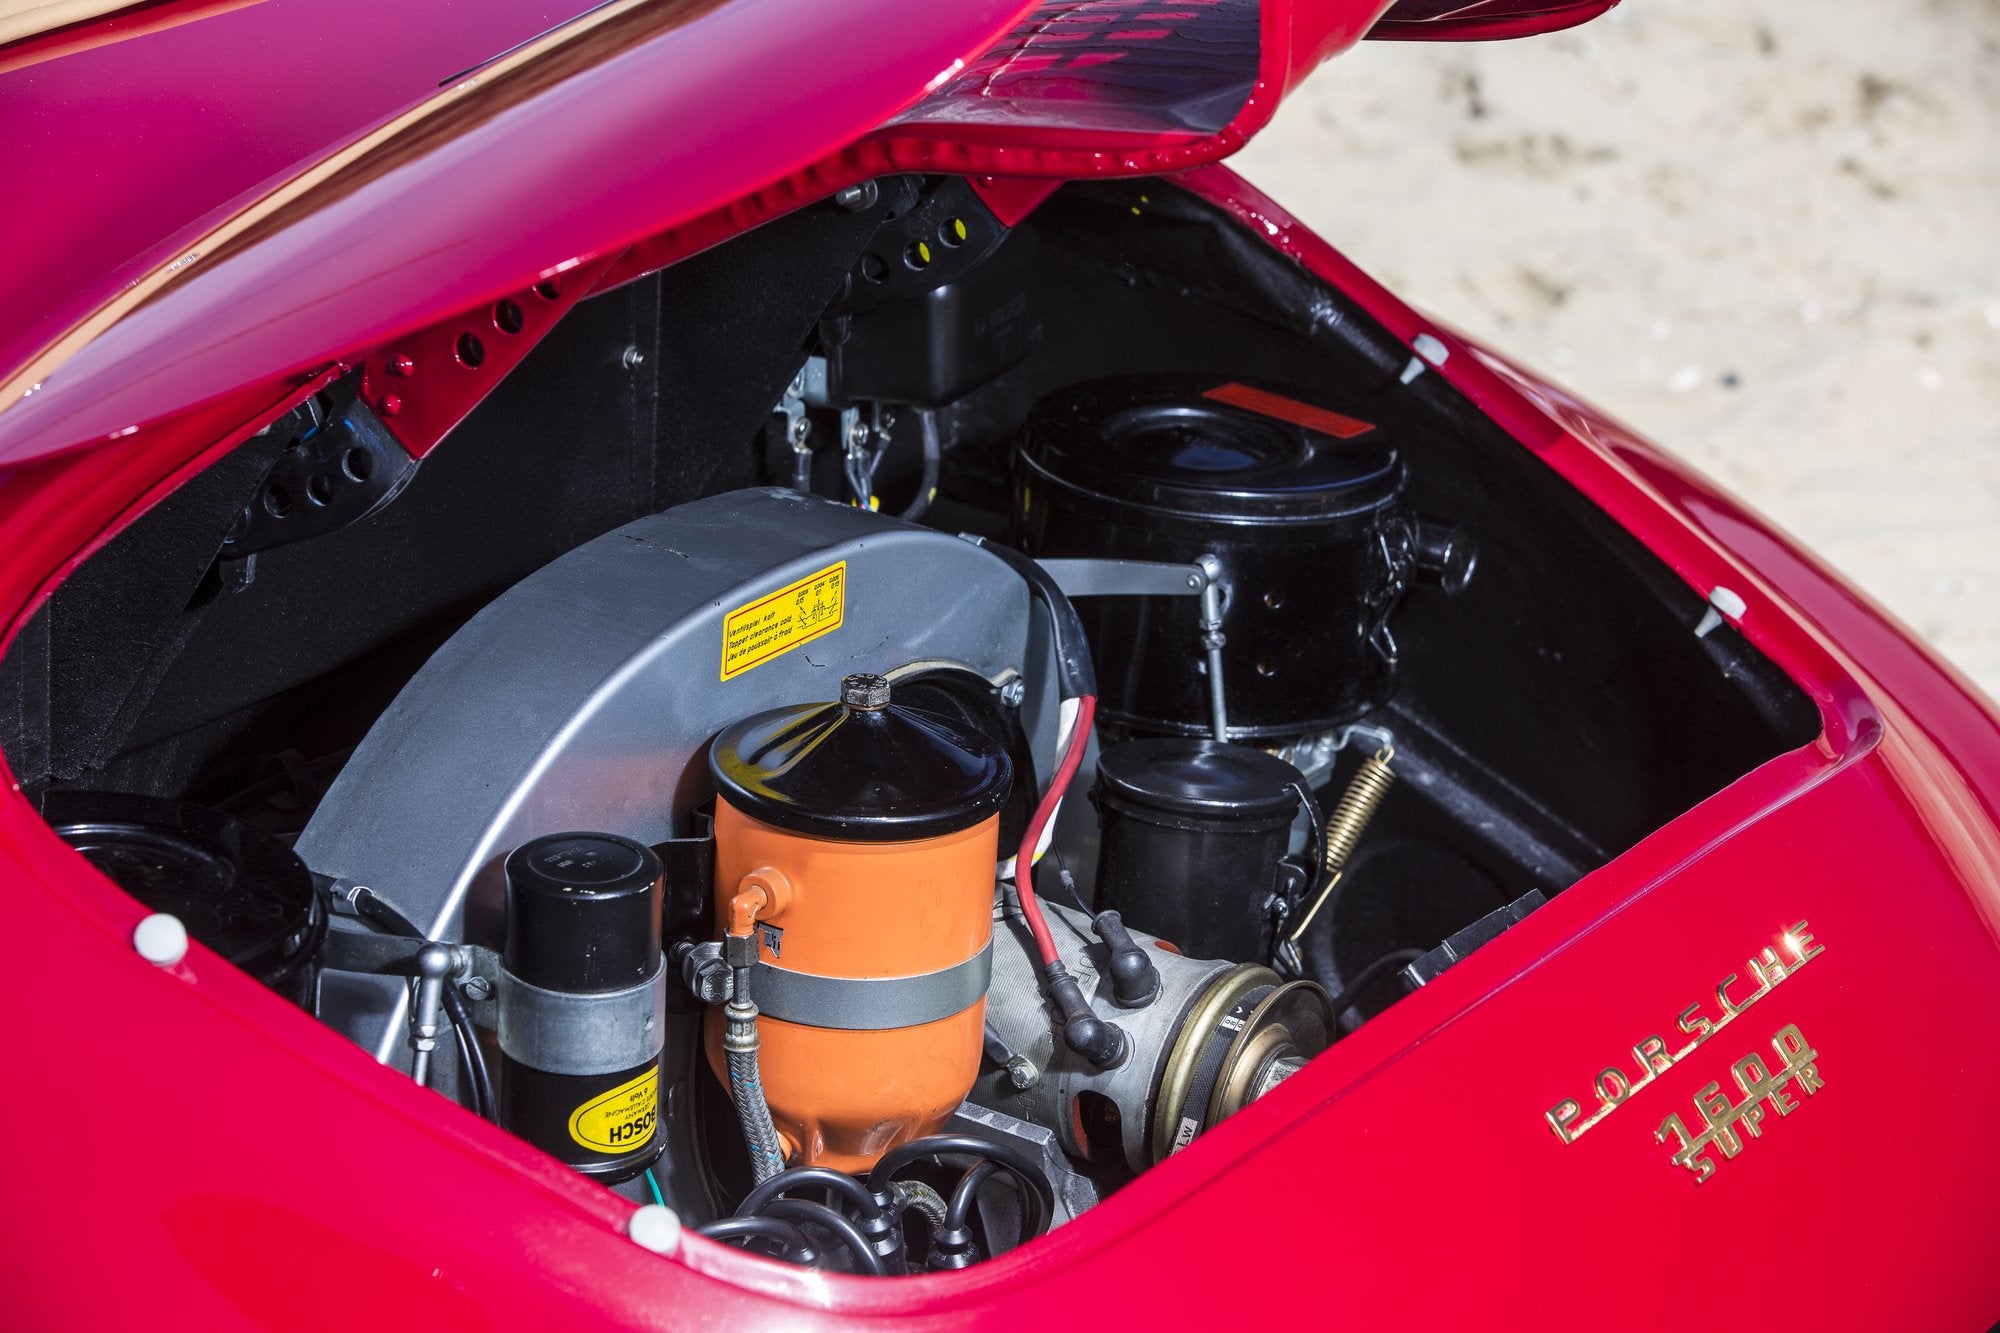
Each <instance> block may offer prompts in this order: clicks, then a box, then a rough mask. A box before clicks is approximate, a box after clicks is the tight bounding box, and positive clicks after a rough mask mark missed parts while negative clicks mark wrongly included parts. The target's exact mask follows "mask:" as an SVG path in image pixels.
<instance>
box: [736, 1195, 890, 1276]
mask: <svg viewBox="0 0 2000 1333" xmlns="http://www.w3.org/2000/svg"><path fill="white" fill-rule="evenodd" d="M757 1216H758V1217H759V1218H766V1217H775V1218H778V1219H781V1220H783V1221H786V1222H795V1223H797V1224H798V1225H800V1226H801V1227H807V1226H814V1227H818V1228H819V1229H820V1230H821V1231H824V1232H826V1233H827V1234H828V1235H829V1236H832V1237H833V1238H834V1239H835V1240H837V1241H839V1242H840V1243H841V1244H842V1245H845V1246H846V1247H847V1250H848V1253H850V1254H852V1255H853V1256H854V1262H855V1265H856V1267H857V1268H858V1270H859V1271H860V1272H863V1273H866V1274H868V1276H870V1277H887V1276H889V1270H888V1269H886V1268H884V1267H883V1266H882V1256H881V1255H879V1254H877V1253H875V1251H874V1250H872V1249H870V1248H869V1245H868V1238H867V1237H866V1236H864V1235H862V1234H861V1228H860V1227H857V1226H855V1225H854V1223H853V1222H851V1221H849V1220H848V1219H847V1217H846V1216H845V1215H844V1214H841V1213H837V1212H835V1211H834V1210H833V1209H831V1208H829V1207H827V1206H826V1205H825V1204H823V1203H813V1202H812V1201H811V1200H809V1199H773V1200H771V1201H770V1202H769V1203H767V1204H765V1205H764V1211H763V1212H761V1213H759V1214H758V1215H757Z"/></svg>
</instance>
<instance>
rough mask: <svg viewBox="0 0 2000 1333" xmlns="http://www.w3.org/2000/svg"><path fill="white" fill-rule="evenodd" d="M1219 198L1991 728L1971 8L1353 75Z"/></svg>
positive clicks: (1990, 593) (1999, 98)
mask: <svg viewBox="0 0 2000 1333" xmlns="http://www.w3.org/2000/svg"><path fill="white" fill-rule="evenodd" d="M1234 165H1235V166H1236V168H1237V169H1238V170H1239V171H1242V172H1243V173H1244V174H1245V175H1246V176H1248V177H1249V178H1250V179H1251V180H1252V181H1253V182H1255V183H1256V184H1257V185H1259V186H1260V187H1261V188H1263V189H1265V190H1266V191H1267V192H1268V193H1270V194H1271V195H1272V196H1273V197H1274V198H1276V199H1277V200H1278V201H1279V202H1280V203H1283V204H1284V205H1285V206H1286V207H1288V208H1289V209H1291V210H1292V211H1293V212H1294V213H1295V214H1296V215H1297V216H1299V217H1300V219H1301V220H1303V221H1304V222H1306V223H1307V224H1309V225H1310V226H1312V227H1313V228H1314V230H1316V231H1318V232H1319V233H1320V234H1321V235H1322V236H1324V237H1325V238H1326V239H1327V240H1329V241H1331V242H1332V243H1333V244H1335V245H1336V246H1338V247H1340V248H1341V249H1342V250H1344V251H1345V252H1346V253H1347V254H1348V255H1349V257H1350V258H1352V259H1353V260H1355V261H1356V262H1357V263H1359V264H1360V265H1361V266H1362V267H1363V268H1365V269H1367V270H1368V271H1369V272H1370V273H1372V274H1373V275H1374V276H1375V277H1376V278H1378V279H1380V280H1381V281H1382V282H1384V283H1385V284H1386V285H1387V286H1389V287H1390V288H1392V289H1393V290H1395V291H1397V292H1398V293H1400V294H1401V295H1402V296H1403V297H1404V298H1405V299H1406V300H1409V301H1411V302H1412V303H1413V304H1415V305H1417V306H1419V307H1421V308H1423V309H1424V310H1426V311H1428V312H1429V313H1431V314H1433V315H1435V316H1436V317H1438V318H1439V319H1441V320H1444V321H1446V322H1448V323H1450V324H1452V325H1455V326H1456V327H1458V328H1461V329H1463V330H1464V331H1466V332H1467V333H1469V334H1472V335H1473V336H1475V337H1477V338H1479V339H1480V340H1482V341H1485V342H1489V343H1491V344H1493V345H1495V346H1497V347H1499V348H1501V349H1503V350H1505V351H1506V352H1508V353H1509V354H1510V355H1512V356H1513V357H1515V358H1516V359H1518V360H1521V361H1524V362H1526V363H1527V364H1529V365H1531V366H1533V367H1535V368H1536V369H1538V370H1541V371H1543V372H1545V373H1547V374H1548V375H1549V376H1550V377H1551V378H1553V379H1555V380H1557V381H1558V382H1560V383H1562V384H1565V385H1567V386H1569V387H1570V388H1572V389H1574V390H1576V391H1577V392H1579V393H1581V394H1582V395H1583V396H1584V397H1586V398H1589V399H1590V400H1592V401H1594V402H1596V403H1598V404H1599V405H1601V406H1602V407H1604V408H1606V409H1608V410H1609V411H1610V412H1611V413H1612V414H1613V415H1615V416H1617V417H1619V418H1620V419H1622V420H1625V421H1627V422H1630V423H1631V424H1632V425H1634V426H1636V427H1638V428H1639V429H1640V430H1641V431H1642V432H1644V433H1646V434H1648V435H1650V436H1651V437H1652V438H1654V439H1656V440H1658V441H1659V442H1661V443H1662V444H1664V445H1666V446H1668V447H1669V448H1671V449H1674V450H1676V451H1678V452H1679V453H1681V454H1682V455H1683V456H1685V457H1687V458H1688V459H1690V460H1691V461H1693V462H1694V463H1695V464H1696V465H1697V466H1698V467H1700V468H1701V469H1702V470H1703V471H1705V472H1707V473H1708V474H1709V475H1710V476H1712V477H1715V478H1716V479H1718V480H1719V481H1721V482H1722V483H1723V484H1724V485H1725V486H1726V487H1728V488H1729V489H1730V490H1732V491H1735V492H1736V493H1737V494H1738V495H1740V496H1742V497H1743V498H1745V499H1747V500H1748V501H1749V502H1750V503H1751V504H1752V505H1754V506H1756V507H1757V508H1758V509H1760V510H1762V511H1763V512H1764V513H1765V514H1767V515H1769V516H1770V517H1772V518H1773V519H1775V520H1776V521H1777V522H1778V523H1779V524H1780V525H1782V526H1783V527H1785V528H1787V529H1789V530H1790V531H1791V532H1793V533H1794V534H1796V535H1797V536H1798V537H1800V538H1801V539H1803V541H1804V542H1805V543H1806V544H1807V545H1809V546H1811V547H1812V548H1814V549H1815V550H1817V551H1818V552H1819V553H1820V554H1821V555H1823V556H1825V557H1826V558H1827V559H1829V560H1830V561H1831V562H1832V563H1833V564H1834V565H1836V566H1837V567H1839V568H1840V569H1841V570H1842V571H1844V572H1845V573H1846V574H1847V575H1848V576H1849V577H1850V578H1851V579H1853V580H1854V581H1855V582H1856V583H1858V584H1859V585H1860V586H1861V587H1863V588H1864V589H1866V590H1867V591H1868V592H1870V593H1871V594H1873V595H1874V596H1875V597H1876V598H1877V599H1879V600H1880V601H1881V602H1882V603H1884V604H1885V605H1886V606H1887V607H1888V608H1889V609H1890V610H1891V611H1893V612H1894V613H1896V614H1897V615H1899V616H1900V617H1902V618H1903V620H1905V621H1906V622H1907V623H1908V624H1910V625H1911V626H1912V627H1913V628H1915V629H1916V630H1917V632H1918V633H1919V634H1921V635H1923V636H1924V637H1925V638H1927V639H1929V640H1930V641H1931V642H1932V643H1934V644H1936V645H1937V646H1938V647H1939V648H1941V649H1942V650H1943V651H1944V653H1945V655H1946V656H1948V657H1950V658H1951V659H1952V660H1953V661H1955V662H1956V663H1957V664H1958V665H1959V666H1960V667H1961V668H1962V669H1964V670H1965V671H1966V672H1967V673H1968V674H1969V675H1971V676H1972V677H1973V679H1974V680H1975V681H1977V682H1978V683H1979V684H1980V685H1981V686H1983V687H1984V688H1985V690H1986V691H1987V692H1988V693H1989V694H1990V695H1994V696H1996V697H2000V0H1817V2H1816V3H1813V4H1810V5H1802V4H1799V3H1797V0H1790V2H1789V3H1785V2H1784V0H1727V2H1726V3H1725V2H1724V0H1706V3H1688V2H1687V0H1626V3H1625V4H1623V5H1622V6H1620V7H1619V8H1617V9H1614V10H1612V11H1611V12H1610V13H1609V14H1607V15H1606V16H1604V17H1603V18H1600V19H1598V20H1596V21H1594V22H1592V23H1589V24H1587V25H1585V26H1583V27H1581V28H1577V29H1573V30H1571V31H1569V32H1566V33H1557V34H1552V35H1550V36H1545V37H1536V38H1528V39H1524V40H1521V41H1513V42H1495V43H1478V44H1439V43H1400V42H1364V43H1362V45H1361V46H1360V47H1359V48H1358V49H1356V50H1354V51H1352V52H1350V53H1348V54H1346V55H1344V56H1341V57H1339V58H1337V59H1335V60H1334V61H1332V62H1330V63H1329V64H1327V65H1326V66H1324V67H1322V68H1321V70H1320V71H1319V72H1318V73H1317V74H1315V75H1314V76H1313V77H1312V79H1311V80H1310V81H1309V82H1308V83H1307V84H1306V85H1305V86H1304V87H1303V88H1301V89H1300V90H1299V91H1298V93H1297V94H1295V95H1294V97H1293V98H1292V100H1291V101H1290V102H1288V103H1287V104H1286V105H1285V106H1284V107H1283V108H1282V109H1281V110H1280V111H1279V113H1278V117H1277V119H1276V121H1275V122H1274V123H1273V124H1272V125H1271V126H1270V127H1269V128H1268V129H1267V130H1266V131H1265V132H1264V133H1263V135H1261V136H1260V137H1259V138H1258V139H1257V140H1256V141H1254V142H1253V143H1252V144H1251V146H1250V147H1249V148H1248V149H1246V150H1245V151H1244V152H1243V153H1242V154H1240V155H1239V156H1238V157H1237V159H1236V160H1235V163H1234Z"/></svg>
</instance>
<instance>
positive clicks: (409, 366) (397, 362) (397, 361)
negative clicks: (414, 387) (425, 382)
mask: <svg viewBox="0 0 2000 1333" xmlns="http://www.w3.org/2000/svg"><path fill="white" fill-rule="evenodd" d="M388 370H389V373H390V374H391V375H394V376H396V377H397V378H399V379H408V378H409V377H410V376H412V375H414V374H416V373H417V363H416V362H415V361H412V360H411V359H410V358H409V357H407V356H405V355H403V354H402V353H401V352H398V353H396V355H394V356H392V357H390V358H389V362H388Z"/></svg>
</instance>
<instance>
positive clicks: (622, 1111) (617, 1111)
mask: <svg viewBox="0 0 2000 1333" xmlns="http://www.w3.org/2000/svg"><path fill="white" fill-rule="evenodd" d="M659 1123H660V1071H659V1070H658V1069H648V1070H647V1071H646V1072H645V1073H643V1074H641V1075H639V1077H637V1078H635V1079H633V1080H632V1081H631V1082H630V1083H621V1084H619V1085H618V1086H617V1087H615V1088H613V1089H612V1090H611V1091H609V1092H607V1093H604V1094H602V1095H601V1096H597V1097H593V1098H591V1099H590V1100H589V1101H587V1102H585V1103H584V1104H583V1105H581V1106H579V1107H577V1108H576V1110H574V1111H572V1112H570V1116H569V1136H570V1137H571V1138H573V1139H575V1140H576V1141H577V1142H578V1143H581V1144H582V1145H583V1146H584V1147H586V1148H588V1149H590V1150H591V1151H592V1152H609V1153H623V1152H632V1151H635V1150H636V1149H639V1148H643V1147H645V1146H646V1145H647V1144H648V1143H651V1142H652V1141H653V1131H654V1130H655V1129H657V1128H658V1127H659Z"/></svg>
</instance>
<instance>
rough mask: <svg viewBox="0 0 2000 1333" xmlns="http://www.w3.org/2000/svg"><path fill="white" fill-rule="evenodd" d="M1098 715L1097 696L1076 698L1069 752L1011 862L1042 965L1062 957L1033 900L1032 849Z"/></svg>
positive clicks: (1077, 763)
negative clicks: (1092, 721)
mask: <svg viewBox="0 0 2000 1333" xmlns="http://www.w3.org/2000/svg"><path fill="white" fill-rule="evenodd" d="M1096 715H1097V696H1096V695H1094V694H1084V695H1079V696H1078V697H1077V701H1076V726H1075V728H1074V729H1072V730H1071V732H1070V736H1069V749H1068V750H1066V751H1064V752H1063V757H1062V763H1060V764H1058V765H1057V766H1056V773H1055V777H1054V778H1053V779H1051V780H1050V782H1049V789H1048V791H1046V792H1044V793H1043V794H1042V803H1041V804H1040V805H1038V806H1036V807H1035V815H1034V818H1032V819H1030V820H1029V821H1028V831H1027V836H1025V837H1024V838H1022V840H1021V850H1020V852H1019V853H1018V854H1017V855H1016V856H1015V858H1014V888H1015V890H1016V891H1017V892H1018V893H1019V895H1020V899H1021V915H1022V916H1023V917H1025V918H1026V919H1027V922H1028V932H1029V933H1030V934H1032V935H1033V936H1034V937H1035V947H1036V948H1037V949H1038V950H1040V951H1041V955H1042V964H1043V966H1047V965H1048V964H1050V963H1055V962H1060V961H1061V959H1062V955H1061V954H1060V953H1058V952H1057V951H1056V937H1055V933H1054V932H1053V931H1051V930H1050V929H1049V923H1048V920H1047V918H1045V917H1044V916H1043V915H1042V904H1041V902H1040V901H1039V900H1038V899H1037V898H1036V897H1035V848H1036V847H1037V846H1038V845H1040V843H1041V841H1042V830H1043V829H1044V828H1046V827H1047V826H1048V822H1049V820H1051V819H1053V818H1054V817H1055V812H1056V806H1057V805H1058V804H1059V803H1060V802H1061V801H1062V798H1063V793H1064V792H1066V791H1068V790H1069V784H1070V780H1071V779H1072V778H1074V777H1075V776H1076V770H1077V769H1078V768H1080V767H1082V765H1083V751H1084V748H1085V747H1086V746H1088V745H1089V744H1090V723H1091V719H1092V718H1094V717H1095V716H1096Z"/></svg>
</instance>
